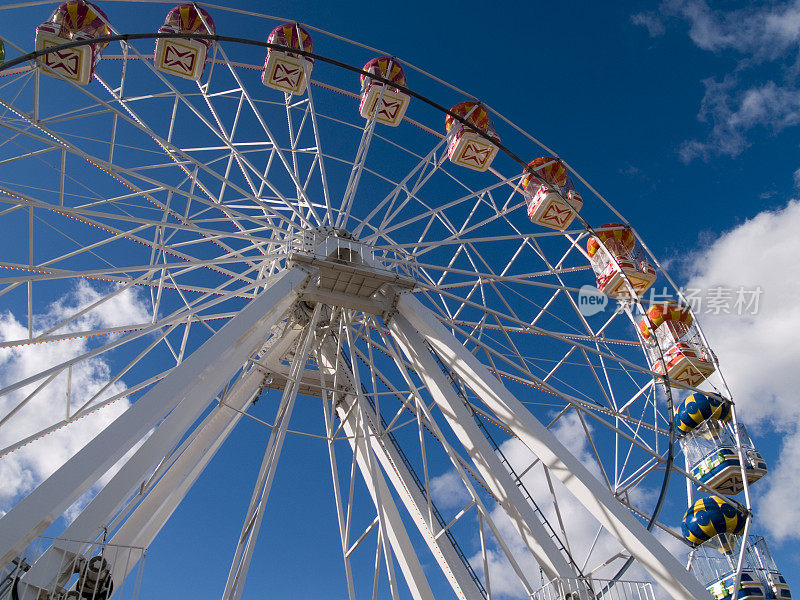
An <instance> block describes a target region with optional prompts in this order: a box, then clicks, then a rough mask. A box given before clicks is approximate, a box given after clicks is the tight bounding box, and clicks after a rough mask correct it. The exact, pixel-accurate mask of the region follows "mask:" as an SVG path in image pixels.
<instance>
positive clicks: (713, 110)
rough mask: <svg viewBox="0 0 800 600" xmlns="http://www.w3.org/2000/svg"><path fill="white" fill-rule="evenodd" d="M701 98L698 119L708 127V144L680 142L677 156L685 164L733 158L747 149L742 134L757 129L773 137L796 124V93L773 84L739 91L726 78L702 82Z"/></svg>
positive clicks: (799, 99)
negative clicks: (713, 158)
mask: <svg viewBox="0 0 800 600" xmlns="http://www.w3.org/2000/svg"><path fill="white" fill-rule="evenodd" d="M703 85H704V86H705V88H706V89H705V95H704V96H703V100H702V102H701V106H700V113H699V115H698V118H699V119H700V120H701V121H703V122H707V123H710V124H711V126H712V128H711V132H710V133H709V137H708V140H707V141H705V142H701V141H698V140H689V141H687V142H684V143H683V144H682V145H681V147H680V149H679V155H680V157H681V160H683V161H684V162H689V161H691V160H693V159H695V158H703V159H708V158H709V157H710V156H713V155H718V154H725V155H729V156H736V155H737V154H740V153H741V152H742V151H743V150H744V149H745V148H747V147H748V146H749V142H748V139H747V136H746V134H747V133H748V132H750V131H752V130H753V129H755V128H757V127H763V128H766V129H769V130H770V132H771V133H777V132H779V131H781V130H783V129H785V128H787V127H791V126H793V125H797V124H798V123H800V89H797V88H795V87H793V86H787V87H782V86H779V85H777V84H776V83H775V82H774V81H768V82H767V83H765V84H763V85H760V86H755V87H749V88H746V89H740V87H739V80H738V78H736V77H733V76H727V77H725V78H723V79H722V81H718V80H716V79H713V78H711V79H706V80H704V81H703Z"/></svg>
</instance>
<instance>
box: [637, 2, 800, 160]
mask: <svg viewBox="0 0 800 600" xmlns="http://www.w3.org/2000/svg"><path fill="white" fill-rule="evenodd" d="M676 20H678V21H681V22H686V23H688V25H689V29H688V34H689V37H690V38H691V40H692V41H693V42H694V44H695V45H696V46H697V47H699V48H701V49H703V50H707V51H710V52H715V53H721V52H723V51H732V52H735V53H737V54H738V55H739V60H738V63H737V64H736V67H735V68H734V69H733V71H732V72H731V73H729V74H728V75H725V76H723V77H721V78H708V79H705V80H704V81H703V82H702V83H703V85H704V86H705V94H704V96H703V99H702V102H701V107H700V112H699V114H698V119H699V120H700V121H701V122H705V123H709V124H710V125H711V131H710V132H709V134H708V138H707V139H706V140H698V139H693V140H688V141H686V142H684V143H683V144H682V145H681V146H680V147H679V148H678V153H679V155H680V158H681V159H682V160H683V161H684V162H689V161H691V160H694V159H695V158H701V159H704V160H708V159H709V158H710V157H711V156H715V155H729V156H736V155H738V154H739V153H741V152H742V151H743V150H744V149H745V148H747V147H748V146H749V140H748V137H749V135H750V134H751V133H752V132H753V130H756V129H758V128H765V129H768V130H769V132H770V133H775V132H778V131H781V130H782V129H785V128H787V127H791V126H794V125H797V124H798V123H800V88H798V87H797V85H796V76H797V72H798V68H800V0H793V1H791V2H783V3H770V4H766V5H759V6H746V7H744V8H738V9H734V10H719V9H712V8H711V7H710V6H709V5H708V3H707V2H706V1H705V0H665V1H664V2H662V3H661V4H660V6H659V8H658V10H657V11H654V12H648V13H639V14H636V15H634V16H633V17H632V22H633V23H634V24H636V25H641V26H643V27H646V28H647V30H648V33H649V34H650V36H651V37H652V36H656V35H661V34H663V33H664V31H665V29H666V24H667V23H668V22H674V21H676ZM765 61H774V62H775V63H776V65H777V66H778V70H779V73H777V74H774V75H773V76H771V77H770V78H769V79H763V78H762V77H761V76H760V74H759V73H756V72H754V71H753V67H754V66H755V65H759V64H761V63H763V62H765ZM779 74H780V76H777V75H779ZM781 78H782V80H783V81H781Z"/></svg>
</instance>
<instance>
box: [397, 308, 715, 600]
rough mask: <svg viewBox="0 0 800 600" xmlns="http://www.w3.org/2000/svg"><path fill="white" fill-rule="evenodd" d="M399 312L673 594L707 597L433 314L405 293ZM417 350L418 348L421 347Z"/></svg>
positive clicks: (686, 599)
mask: <svg viewBox="0 0 800 600" xmlns="http://www.w3.org/2000/svg"><path fill="white" fill-rule="evenodd" d="M398 311H399V312H400V314H401V315H402V316H403V317H405V318H406V319H407V320H408V321H409V323H410V324H411V325H412V326H413V327H414V328H415V329H416V330H417V331H418V332H419V333H420V334H421V335H422V336H423V337H424V338H425V340H427V342H428V343H429V344H430V345H431V347H432V348H433V349H434V351H435V352H436V353H437V354H438V356H439V357H440V358H441V360H442V361H443V362H444V363H445V364H446V366H447V367H448V369H450V370H451V371H453V372H454V373H456V374H457V375H458V376H459V378H460V379H461V380H462V381H463V382H464V383H465V384H466V385H467V386H468V387H469V388H470V389H472V391H473V392H475V393H476V394H477V395H478V396H480V398H481V399H482V401H483V402H484V404H485V405H486V406H488V407H489V408H490V409H491V410H492V411H493V412H494V413H495V415H496V416H497V417H498V419H500V420H501V421H502V422H503V424H504V425H505V426H506V427H508V428H509V429H510V430H511V431H512V432H513V433H514V435H516V436H517V437H518V438H519V439H520V441H522V443H523V444H525V446H527V447H528V449H529V450H530V451H531V452H533V453H534V454H535V455H536V456H537V457H538V458H539V459H540V460H541V461H542V462H543V463H544V464H545V466H546V467H547V468H548V469H550V472H551V473H553V474H554V475H555V476H556V477H558V478H559V479H560V480H561V482H562V483H563V484H564V485H565V486H566V488H567V489H568V490H569V491H570V492H571V493H572V494H573V495H574V496H575V498H576V499H577V500H579V501H580V502H581V503H582V504H583V505H584V506H585V507H586V509H587V510H588V511H589V512H590V513H591V514H592V515H593V516H594V517H595V518H596V519H597V520H598V521H599V522H600V523H601V524H602V525H603V527H604V528H605V529H606V530H607V531H608V532H609V533H610V534H611V535H613V536H614V537H615V538H616V539H617V540H618V541H619V543H620V544H621V545H622V546H623V548H625V550H626V551H627V552H629V553H630V554H631V555H632V556H633V557H634V558H635V559H636V560H637V561H638V562H639V564H641V566H642V567H644V568H645V569H646V570H647V571H648V572H649V573H650V575H651V576H652V577H653V578H654V579H655V581H656V582H657V583H658V584H659V585H661V586H662V587H663V588H664V589H665V590H666V591H667V592H668V593H669V594H670V595H671V596H672V597H673V598H675V599H678V600H696V599H698V598H708V597H709V594H708V591H707V590H706V589H705V588H704V587H703V586H702V585H701V584H700V582H698V581H697V579H696V578H695V577H694V576H693V575H691V574H690V573H688V572H687V571H686V570H685V569H684V568H683V567H682V566H681V564H680V563H679V562H678V560H677V559H676V558H675V557H674V556H672V555H671V554H670V553H669V551H667V549H666V548H664V546H663V545H661V543H660V542H659V541H658V540H656V538H655V536H653V534H652V533H650V532H649V531H647V530H646V529H645V528H644V526H643V525H642V524H641V523H639V521H637V520H636V518H635V517H634V516H633V515H632V514H631V513H630V511H628V510H627V509H626V508H625V507H624V506H622V504H620V503H619V502H618V501H617V500H616V498H614V496H613V494H611V492H610V491H609V490H608V488H606V487H605V486H604V485H603V483H602V482H600V481H599V480H598V479H597V478H596V477H594V476H593V475H592V474H591V473H590V472H589V470H588V469H587V468H586V467H585V466H584V465H583V464H582V463H581V462H580V461H579V460H578V459H577V458H576V457H575V456H574V455H573V454H572V453H571V452H569V450H567V449H566V447H564V445H563V444H562V443H561V442H560V441H558V439H557V438H556V437H555V436H554V435H553V434H552V433H551V432H550V431H549V430H548V429H547V428H546V427H545V426H544V425H542V424H541V423H540V422H539V421H538V420H537V419H536V418H535V417H534V416H533V415H532V414H531V413H530V411H529V410H528V409H526V408H525V406H523V404H522V403H521V402H520V401H519V400H517V399H516V398H515V397H514V396H513V394H511V392H509V391H508V390H507V389H506V387H505V386H504V385H503V384H502V383H501V382H500V381H499V380H498V379H497V378H496V377H494V376H492V374H491V373H490V372H489V370H488V369H487V368H486V366H485V365H484V364H482V363H481V362H480V361H479V360H478V359H477V358H476V357H475V356H474V355H473V354H472V353H470V352H469V351H468V350H467V349H466V348H465V347H464V346H463V344H461V343H460V342H459V341H458V340H457V339H456V338H455V337H454V336H453V334H452V333H450V332H449V331H448V330H447V329H446V328H445V327H444V326H443V325H442V324H441V323H440V322H439V320H438V319H437V318H436V315H435V314H434V313H433V312H432V311H431V310H430V309H428V308H427V307H425V306H423V305H422V303H421V302H420V301H419V300H418V299H416V298H414V297H412V296H411V295H409V294H404V295H403V296H402V297H401V299H400V301H399V302H398ZM420 350H421V349H420Z"/></svg>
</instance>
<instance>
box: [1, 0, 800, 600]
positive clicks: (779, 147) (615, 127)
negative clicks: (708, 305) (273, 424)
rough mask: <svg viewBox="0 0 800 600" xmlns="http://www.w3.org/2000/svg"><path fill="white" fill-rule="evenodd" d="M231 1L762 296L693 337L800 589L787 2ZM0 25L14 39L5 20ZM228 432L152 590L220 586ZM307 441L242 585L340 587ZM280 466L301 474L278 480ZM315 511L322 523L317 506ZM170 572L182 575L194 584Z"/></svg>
mask: <svg viewBox="0 0 800 600" xmlns="http://www.w3.org/2000/svg"><path fill="white" fill-rule="evenodd" d="M228 4H230V5H235V6H237V7H241V8H245V9H248V8H249V9H252V10H256V11H263V12H267V13H270V14H276V15H279V16H285V17H287V18H291V19H295V20H298V21H300V22H304V23H308V24H310V25H314V26H317V27H320V28H323V29H326V30H328V31H331V32H334V33H338V34H340V35H343V36H345V37H347V38H351V39H354V40H357V41H360V42H363V43H365V44H368V45H371V46H375V47H378V48H381V49H383V50H385V51H387V52H389V53H392V54H395V55H396V56H398V57H399V58H400V59H402V60H405V61H407V62H410V63H413V64H414V65H416V66H418V67H420V68H422V69H424V70H426V71H428V72H429V73H432V74H434V75H436V76H437V77H441V78H442V79H444V80H446V81H448V82H449V83H451V84H453V85H455V86H457V87H459V88H462V89H464V90H467V91H469V92H471V93H473V94H475V95H476V96H477V97H479V98H480V99H482V100H483V101H485V102H486V103H487V104H489V105H490V106H492V107H493V108H494V109H495V110H497V111H498V112H500V113H502V114H503V115H505V116H506V117H508V118H509V119H511V120H512V121H514V122H515V123H517V124H518V125H520V126H521V127H523V128H524V129H525V130H527V131H528V132H530V133H531V134H532V135H534V136H535V137H537V138H538V139H540V140H542V141H543V142H544V143H545V144H547V145H549V146H550V147H552V148H554V149H555V150H556V151H557V152H558V153H559V155H561V156H562V157H564V159H565V160H566V161H567V162H568V163H569V164H570V165H571V166H572V167H573V168H574V169H575V170H577V171H578V172H579V173H580V174H581V175H583V176H584V177H585V178H586V179H587V180H588V181H589V182H590V183H592V184H593V185H594V186H595V187H596V188H597V189H598V190H599V191H600V192H601V193H602V194H603V195H605V196H606V198H608V199H609V200H610V201H611V202H612V204H614V205H615V206H616V208H617V209H618V210H620V212H621V213H622V214H624V215H625V217H626V218H627V219H628V220H629V221H630V222H631V223H632V224H633V225H634V226H635V227H636V229H637V231H638V232H639V233H640V234H641V236H642V237H643V239H644V240H645V241H646V242H647V243H648V245H649V246H650V248H651V250H652V251H653V252H654V253H655V254H656V256H658V257H660V258H662V259H663V260H664V261H665V264H666V265H667V267H668V269H669V271H670V272H671V274H672V275H673V277H675V278H676V279H677V280H678V282H679V283H682V284H685V285H687V286H689V287H701V288H710V287H713V286H719V285H722V286H728V287H738V286H762V287H763V288H764V294H763V305H762V307H761V311H760V312H759V314H758V315H754V316H746V317H743V318H737V317H736V316H734V315H718V316H715V315H709V316H708V317H706V318H707V321H708V325H707V331H708V334H709V337H710V339H711V341H712V345H713V346H714V349H715V351H716V352H717V354H718V355H719V356H720V358H721V359H722V364H723V369H724V368H725V365H726V360H728V359H729V360H730V362H731V364H733V368H732V369H731V372H730V373H727V376H728V378H729V383H730V384H731V387H732V388H733V390H734V393H735V394H737V403H738V404H740V405H741V406H742V413H743V415H744V417H745V419H746V422H747V423H748V426H750V427H751V431H752V432H753V433H755V439H756V443H757V445H758V448H759V449H760V450H761V451H762V453H763V454H764V455H765V457H766V458H767V460H768V462H769V465H770V467H771V468H772V473H771V475H770V476H768V480H769V481H768V480H764V481H763V482H760V483H759V484H758V486H757V487H756V488H755V489H754V492H755V495H756V499H757V502H758V503H757V505H756V511H757V512H759V515H760V516H759V520H758V521H757V530H756V531H757V532H759V533H763V534H765V535H767V536H768V538H769V539H770V540H771V547H772V550H773V552H774V553H775V555H776V558H777V560H778V563H779V566H781V567H782V570H783V572H784V575H787V576H788V579H789V582H790V584H792V583H794V585H795V587H797V586H798V585H800V580H798V579H797V577H796V576H795V577H794V578H793V576H792V573H793V572H795V571H800V555H798V553H797V552H796V550H794V548H795V547H796V544H797V542H798V539H800V526H798V524H797V523H798V519H795V518H793V517H797V516H800V506H798V503H797V501H796V499H795V498H792V497H791V496H790V495H789V494H787V493H786V490H791V489H792V488H793V487H794V483H795V481H796V477H798V476H800V469H798V467H797V466H796V465H797V464H800V433H798V430H797V427H796V425H795V423H796V420H797V417H798V415H800V410H798V408H797V407H796V406H795V404H796V393H794V385H793V384H794V380H793V372H792V370H791V369H792V365H796V364H797V361H798V360H800V353H799V352H798V350H797V348H796V344H792V343H791V340H790V339H787V332H792V331H798V330H799V328H800V314H798V309H797V308H796V306H797V305H796V302H794V303H793V302H792V300H793V299H794V298H795V297H796V294H797V293H800V290H798V280H799V279H800V267H798V264H797V261H796V259H794V258H793V257H794V256H796V254H795V253H796V252H798V251H800V244H799V243H798V241H797V239H796V238H797V236H796V234H795V233H794V232H796V231H797V226H800V210H799V209H798V207H797V204H796V203H793V202H792V199H793V198H796V197H797V192H798V188H799V187H800V160H798V156H799V155H800V153H798V142H797V139H798V138H797V131H798V129H797V125H798V124H800V83H798V73H800V66H798V65H799V64H800V62H798V61H800V54H799V50H800V3H798V2H777V3H776V2H770V3H764V4H763V5H759V4H753V3H748V4H746V5H737V4H735V3H718V5H717V4H710V5H709V4H706V3H705V2H702V1H693V0H685V1H669V0H668V1H666V2H663V3H652V4H648V5H644V4H642V3H632V2H620V3H611V4H609V3H585V4H584V3H569V2H564V3H558V4H556V5H553V6H547V7H544V6H542V5H535V4H531V3H524V4H522V3H520V4H515V3H507V4H502V5H487V4H486V3H478V2H468V3H461V4H459V6H458V8H457V9H454V8H453V7H452V6H450V5H445V4H439V5H432V4H431V3H426V2H407V3H403V4H402V6H400V7H398V6H396V5H392V4H389V3H385V4H380V5H374V4H370V5H366V4H365V5H360V6H359V5H342V4H333V3H323V2H318V1H316V0H311V1H309V2H306V3H303V4H295V5H292V6H284V5H281V6H277V5H276V6H271V5H265V4H264V3H254V2H253V3H247V2H235V3H228ZM103 7H104V8H105V9H106V12H107V14H108V16H109V18H110V20H111V21H112V22H114V23H117V24H119V23H122V22H126V23H127V25H126V26H124V27H120V28H121V29H122V30H123V31H145V30H154V29H155V28H156V27H157V26H158V25H159V24H160V20H161V17H162V12H165V10H162V9H164V7H163V6H162V5H154V6H147V5H142V6H139V7H137V11H136V13H135V14H125V15H122V14H120V12H119V7H120V5H115V4H111V3H109V4H107V5H103ZM49 10H50V6H49V5H46V6H41V7H37V8H34V9H26V10H25V11H20V12H19V14H20V18H21V19H23V20H24V23H25V25H24V28H25V30H26V31H27V30H29V29H30V30H31V32H32V27H33V26H34V25H35V23H36V22H38V21H37V18H38V20H43V19H44V18H45V16H46V14H47V13H48V11H49ZM7 14H11V13H7ZM212 14H214V13H213V12H212ZM23 15H24V16H23ZM214 16H215V17H216V16H217V15H216V14H214ZM39 17H40V18H39ZM224 23H226V21H225V20H224V19H218V32H219V33H224V34H231V35H239V36H242V37H251V38H257V39H264V38H265V36H266V28H265V25H264V22H263V21H260V20H256V19H253V20H251V21H249V22H246V21H245V20H241V19H239V20H237V23H238V25H239V26H241V27H242V28H243V30H241V31H228V30H225V29H224ZM3 35H10V33H9V31H8V29H7V27H6V26H3ZM15 35H16V37H15V39H16V38H19V37H24V36H19V34H15ZM30 38H31V39H27V38H25V40H26V42H27V44H28V45H27V46H26V47H31V46H32V35H31V36H30ZM317 51H318V52H320V53H322V54H324V53H325V50H324V47H320V46H318V47H317ZM6 54H7V56H8V55H9V54H10V53H9V51H8V50H7V53H6ZM414 83H415V82H414V79H413V78H412V77H411V76H409V86H410V87H412V88H414ZM512 149H513V148H512ZM4 308H5V307H4ZM701 320H702V322H703V323H706V320H705V319H704V318H703V315H701ZM298 410H309V411H311V410H317V408H316V407H314V408H313V409H312V408H311V407H298ZM240 430H241V431H239V434H240V435H237V436H236V437H235V439H234V440H232V442H231V443H229V444H228V445H227V446H226V448H225V449H224V450H223V451H222V452H221V453H220V455H219V456H218V457H217V459H215V460H214V461H213V462H212V464H211V466H210V470H209V472H208V473H207V476H206V477H204V478H203V479H201V480H200V482H199V483H198V484H197V487H196V489H195V490H193V492H192V494H191V495H190V497H189V498H188V499H187V501H186V506H185V509H184V510H181V511H179V512H178V513H176V515H175V516H174V517H173V519H172V521H171V522H170V523H169V524H168V526H167V528H165V530H164V534H165V535H164V538H165V541H164V542H158V543H157V545H156V546H154V548H153V551H152V553H151V560H150V562H149V564H148V565H147V566H146V568H145V585H146V586H148V585H151V586H153V587H151V588H150V589H151V590H158V592H159V593H163V592H167V593H171V594H172V593H174V594H176V595H179V596H180V595H181V594H182V593H185V594H186V595H187V597H188V595H189V594H192V593H204V592H205V591H207V590H208V589H209V588H210V589H212V590H214V592H213V593H216V587H214V586H218V585H219V583H218V582H219V576H220V573H224V572H225V571H226V570H227V565H228V560H229V555H230V550H229V548H228V546H230V541H229V540H230V538H229V537H226V536H229V534H230V530H231V529H233V530H235V529H237V528H238V526H239V521H240V518H241V516H240V515H241V514H242V512H243V510H244V508H245V505H246V502H247V499H248V497H249V492H250V488H251V479H250V478H249V477H240V476H238V474H239V473H240V472H247V473H253V472H254V471H255V470H256V469H257V465H258V462H259V460H260V453H261V448H262V446H263V441H264V438H263V437H261V436H263V429H260V428H259V427H258V426H257V425H254V424H252V423H249V422H246V423H242V424H241V425H240ZM773 432H777V435H773ZM319 445H320V447H319V448H314V449H313V452H312V451H310V450H309V449H308V448H307V447H306V446H304V445H300V444H299V443H297V442H296V441H295V440H293V439H292V438H290V440H289V441H288V442H287V448H286V450H285V452H292V453H297V455H299V456H301V457H302V458H303V459H304V460H305V461H307V463H308V468H309V473H310V474H312V476H311V477H309V478H308V479H306V480H305V483H304V485H305V486H307V488H299V487H297V486H288V485H287V486H280V485H276V486H275V491H274V492H273V496H272V498H271V500H272V501H273V502H272V503H273V504H274V505H275V506H278V507H283V508H282V509H281V510H283V511H285V512H276V513H274V514H272V515H271V517H272V520H271V521H270V527H271V529H270V532H269V535H268V536H262V538H268V539H263V540H262V545H263V546H264V547H265V550H264V551H263V554H262V555H261V556H262V557H268V558H264V559H263V560H265V561H266V563H267V564H271V565H272V567H271V568H280V569H281V570H285V571H284V572H285V573H287V574H288V577H286V578H285V580H283V581H278V582H276V581H275V579H274V571H271V570H270V569H268V568H267V567H266V566H263V567H257V568H254V569H253V572H252V577H251V580H250V583H249V585H248V590H249V591H250V592H251V594H253V593H254V592H256V591H257V590H259V589H263V588H264V587H269V589H271V590H273V591H274V592H275V593H276V595H279V594H280V593H281V592H285V594H286V595H287V597H314V595H315V594H317V593H319V589H320V585H319V582H320V581H323V580H324V579H326V578H327V577H331V578H332V581H335V582H336V583H335V584H334V585H335V586H336V589H341V591H342V593H343V588H340V587H339V586H340V585H341V581H340V579H341V569H340V567H339V560H340V559H339V557H338V556H335V555H334V556H329V552H330V549H331V548H334V549H335V547H336V544H337V543H338V539H337V533H336V531H335V528H330V529H328V530H320V529H318V528H316V527H314V526H313V525H312V524H311V523H306V522H305V519H303V515H304V514H307V513H310V512H314V511H318V510H320V507H319V504H318V503H317V502H316V500H314V498H316V497H319V495H322V497H324V496H325V494H329V493H330V492H329V490H330V483H329V479H327V478H325V477H327V472H326V469H327V468H328V466H327V464H326V457H325V455H324V448H322V443H321V442H320V444H319ZM304 453H307V455H306V454H304ZM301 463H302V461H301ZM319 475H324V476H325V477H319ZM279 477H285V478H287V480H291V481H292V482H296V478H292V475H291V473H279ZM279 482H280V479H279ZM672 493H673V494H681V493H682V490H680V489H673V491H672ZM281 494H285V496H282V495H281ZM322 510H325V511H329V512H330V515H329V517H330V519H329V522H330V523H333V522H334V513H333V506H332V504H331V505H327V506H325V507H323V509H322ZM780 515H791V516H792V518H791V519H787V518H784V519H781V518H780ZM265 527H266V526H265ZM298 527H299V528H300V531H302V533H300V534H299V535H298V534H297V533H296V532H297V531H298V529H297V528H298ZM217 531H218V533H217ZM293 532H295V533H294V535H298V537H297V538H292V535H293ZM201 534H202V536H201ZM207 534H210V535H211V537H212V538H215V537H216V536H217V535H218V536H219V538H220V539H224V540H225V543H220V545H219V549H218V550H216V549H215V550H211V551H207V552H205V553H203V555H201V556H200V557H198V556H196V555H195V556H194V557H193V558H192V560H191V561H184V560H180V559H179V560H178V561H177V562H178V564H177V565H174V567H173V566H171V565H167V563H166V560H167V557H168V556H177V557H181V556H182V555H183V553H184V546H188V547H192V546H194V545H195V543H197V544H199V543H200V541H201V537H205V535H207ZM195 535H196V536H197V542H195V539H194V537H193V536H195ZM317 561H318V562H317ZM262 564H264V563H262ZM312 564H313V565H314V566H313V567H310V566H309V565H312ZM170 570H174V572H175V573H174V577H171V576H169V575H168V574H167V571H170ZM180 573H194V577H193V579H192V582H191V583H186V582H185V581H184V580H183V578H182V577H180ZM148 574H150V577H148ZM223 576H224V575H223ZM153 578H155V579H156V580H157V581H158V583H157V584H156V582H155V581H153ZM336 578H339V579H336ZM793 579H794V581H793ZM280 586H284V587H280ZM304 586H307V589H305V587H304ZM145 589H147V588H145ZM292 592H294V593H293V594H292ZM153 593H155V591H154V592H153ZM337 597H338V596H337Z"/></svg>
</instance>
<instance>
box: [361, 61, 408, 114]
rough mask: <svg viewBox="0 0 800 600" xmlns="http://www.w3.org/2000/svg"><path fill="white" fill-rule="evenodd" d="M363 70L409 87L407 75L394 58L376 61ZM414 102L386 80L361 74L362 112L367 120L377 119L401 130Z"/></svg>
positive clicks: (369, 63) (365, 66)
mask: <svg viewBox="0 0 800 600" xmlns="http://www.w3.org/2000/svg"><path fill="white" fill-rule="evenodd" d="M361 70H362V71H366V72H367V73H372V74H373V75H378V76H379V77H383V78H384V79H388V80H389V81H391V82H392V83H394V84H396V85H399V86H402V87H406V74H405V73H404V72H403V67H402V66H401V65H400V63H399V62H398V61H397V59H396V58H392V57H391V56H378V57H377V58H373V59H372V60H371V61H369V62H368V63H367V64H365V65H364V67H363V68H362V69H361ZM410 102H411V98H410V97H409V95H408V94H406V93H404V92H401V91H400V90H399V89H397V88H396V87H393V86H391V85H386V84H385V83H384V82H383V81H378V80H377V79H373V78H372V77H368V76H367V75H364V74H362V75H361V104H360V105H359V107H358V112H359V113H360V114H361V116H362V117H364V118H365V119H371V118H373V117H374V118H375V120H376V121H377V122H378V123H383V124H384V125H389V126H390V127H397V126H398V125H400V123H401V122H402V121H403V117H404V116H405V114H406V109H408V105H409V103H410Z"/></svg>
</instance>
